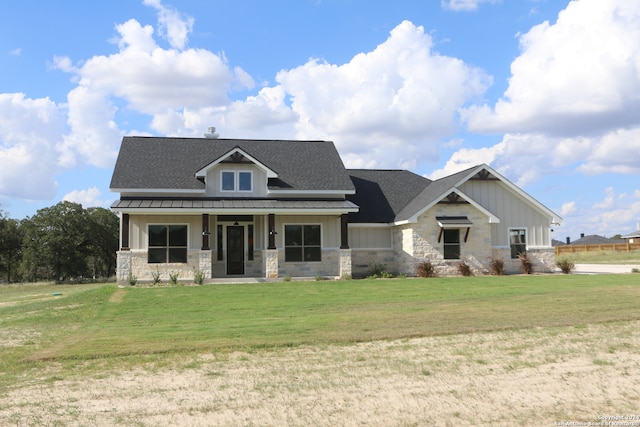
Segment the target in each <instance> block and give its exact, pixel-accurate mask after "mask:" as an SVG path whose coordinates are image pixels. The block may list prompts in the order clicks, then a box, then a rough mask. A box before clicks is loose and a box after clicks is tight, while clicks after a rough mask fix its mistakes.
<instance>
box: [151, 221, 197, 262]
mask: <svg viewBox="0 0 640 427" xmlns="http://www.w3.org/2000/svg"><path fill="white" fill-rule="evenodd" d="M187 235H188V233H187V226H186V225H150V226H149V255H148V262H149V264H158V263H166V262H180V263H186V262H187Z"/></svg>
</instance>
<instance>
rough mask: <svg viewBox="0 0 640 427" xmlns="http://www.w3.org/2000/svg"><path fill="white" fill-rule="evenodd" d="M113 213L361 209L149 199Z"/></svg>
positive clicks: (128, 201)
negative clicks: (148, 210)
mask: <svg viewBox="0 0 640 427" xmlns="http://www.w3.org/2000/svg"><path fill="white" fill-rule="evenodd" d="M111 208H112V209H116V210H121V211H128V210H132V211H135V210H139V211H143V210H146V209H152V210H154V211H157V212H161V211H162V210H167V211H168V210H170V211H176V210H178V211H189V210H195V211H198V212H203V211H206V210H215V211H216V212H221V211H234V212H238V211H243V210H247V211H250V212H252V213H270V212H274V211H304V210H309V209H313V210H314V211H330V212H332V211H340V212H356V211H357V210H358V206H357V205H355V204H354V203H352V202H350V201H348V200H265V199H248V200H247V199H238V200H233V199H224V200H219V199H151V198H150V199H148V198H144V199H142V198H124V199H121V200H116V201H115V202H114V203H113V204H112V205H111Z"/></svg>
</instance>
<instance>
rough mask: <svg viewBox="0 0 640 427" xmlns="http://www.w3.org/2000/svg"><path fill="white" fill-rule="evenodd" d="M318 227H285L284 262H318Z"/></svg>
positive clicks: (319, 257)
mask: <svg viewBox="0 0 640 427" xmlns="http://www.w3.org/2000/svg"><path fill="white" fill-rule="evenodd" d="M321 253H322V251H321V246H320V225H285V226H284V260H285V261H286V262H294V261H305V262H306V261H320V260H321Z"/></svg>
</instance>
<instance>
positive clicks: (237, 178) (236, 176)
mask: <svg viewBox="0 0 640 427" xmlns="http://www.w3.org/2000/svg"><path fill="white" fill-rule="evenodd" d="M220 189H221V190H222V191H244V192H250V191H253V173H252V172H251V171H222V172H221V173H220Z"/></svg>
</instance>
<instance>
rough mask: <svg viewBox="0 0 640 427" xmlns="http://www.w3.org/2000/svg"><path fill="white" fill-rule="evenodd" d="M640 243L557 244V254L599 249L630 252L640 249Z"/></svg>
mask: <svg viewBox="0 0 640 427" xmlns="http://www.w3.org/2000/svg"><path fill="white" fill-rule="evenodd" d="M639 250H640V243H609V244H602V245H566V246H555V253H556V255H559V254H572V253H575V252H597V251H617V252H630V251H639Z"/></svg>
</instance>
